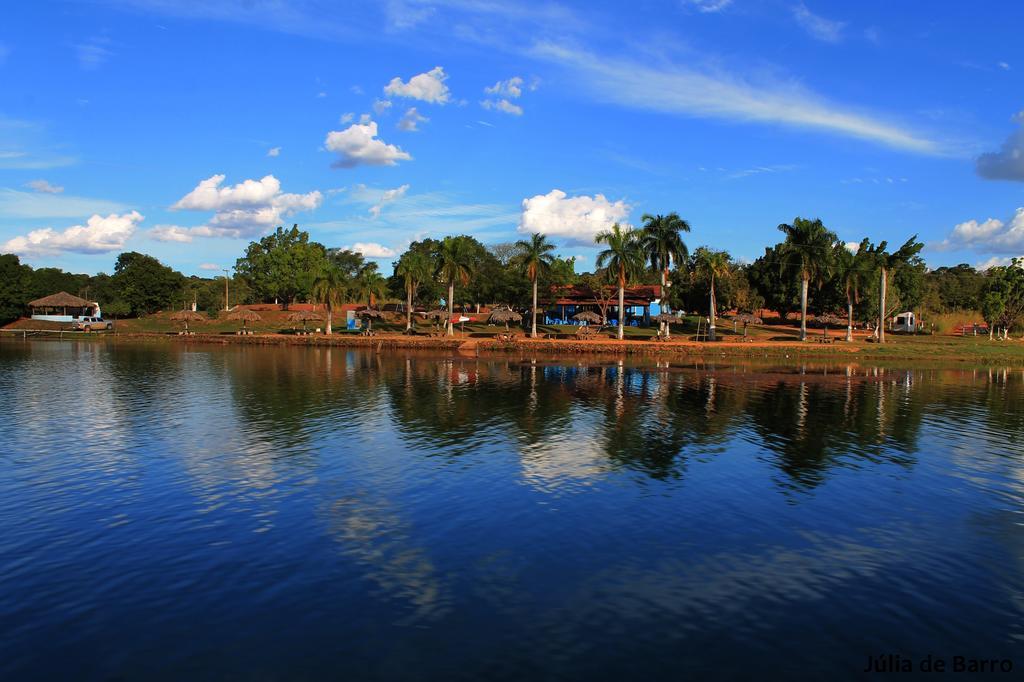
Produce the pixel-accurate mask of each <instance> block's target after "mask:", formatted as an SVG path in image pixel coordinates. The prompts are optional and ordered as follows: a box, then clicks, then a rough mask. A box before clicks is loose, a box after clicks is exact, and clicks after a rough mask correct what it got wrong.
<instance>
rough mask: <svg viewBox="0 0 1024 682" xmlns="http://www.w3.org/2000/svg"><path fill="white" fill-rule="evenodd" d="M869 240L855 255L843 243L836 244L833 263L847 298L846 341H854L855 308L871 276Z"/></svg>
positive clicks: (861, 244) (864, 242) (865, 241)
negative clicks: (866, 279) (865, 283)
mask: <svg viewBox="0 0 1024 682" xmlns="http://www.w3.org/2000/svg"><path fill="white" fill-rule="evenodd" d="M868 245H869V242H868V240H867V239H865V240H864V241H862V242H861V243H860V246H859V247H858V248H857V252H856V253H853V252H851V251H850V250H849V249H848V248H846V245H845V244H843V243H842V242H836V245H835V247H834V253H833V256H832V262H833V264H834V269H835V276H836V279H837V281H838V284H839V286H840V287H841V288H842V290H843V295H844V296H845V297H846V340H847V341H853V306H854V305H855V304H857V303H860V290H861V286H862V285H863V283H864V279H865V278H866V277H867V276H868V275H869V274H870V270H871V266H870V263H868V258H869V255H868V251H867V249H868Z"/></svg>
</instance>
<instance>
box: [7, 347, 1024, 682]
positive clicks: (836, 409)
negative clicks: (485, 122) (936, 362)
mask: <svg viewBox="0 0 1024 682" xmlns="http://www.w3.org/2000/svg"><path fill="white" fill-rule="evenodd" d="M0 408H2V411H0V414H2V415H3V418H2V419H0V443H2V451H0V633H2V636H0V678H3V679H12V680H13V679H17V680H21V679H68V680H70V679H75V680H86V679H104V680H107V679H110V680H136V679H138V680H142V679H145V680H150V679H175V680H184V679H188V680H203V679H232V680H235V679H237V680H297V679H308V680H318V679H347V680H378V679H380V680H428V679H431V680H432V679H438V680H463V679H464V680H506V679H509V680H511V679H530V680H563V679H564V680H594V679H620V680H621V679H645V680H658V679H672V680H682V679H686V678H693V677H699V678H711V679H718V678H745V679H755V678H763V677H768V676H770V675H771V676H777V675H783V676H785V677H788V678H789V679H825V678H831V679H845V678H855V677H860V676H861V675H860V673H861V671H862V670H863V669H864V667H865V665H866V661H867V658H868V657H869V656H878V655H882V654H890V653H891V654H897V655H900V656H901V657H903V658H904V659H913V660H914V661H919V660H920V659H922V658H924V657H925V656H928V655H929V654H931V655H933V656H937V657H946V658H948V659H950V661H952V657H953V656H956V655H961V656H965V657H976V658H986V659H991V658H998V659H1005V658H1009V659H1012V660H1013V663H1014V665H1015V668H1014V671H1013V674H1012V675H1010V676H1011V677H1012V676H1014V675H1018V674H1020V671H1021V669H1022V668H1024V655H1022V652H1024V438H1022V437H1024V373H1022V370H1021V369H1019V368H1018V369H1002V368H997V369H978V370H972V369H963V368H958V369H945V370H933V369H914V370H897V369H891V368H890V369H877V368H875V369H873V368H863V367H848V366H845V365H835V366H831V367H805V368H801V367H795V368H793V367H791V368H788V369H771V368H765V367H759V366H749V365H748V366H743V365H737V366H733V365H724V364H723V365H719V366H718V367H712V366H706V365H696V366H695V365H692V364H691V365H686V364H685V363H672V364H671V365H668V364H664V363H663V364H662V365H661V366H655V365H650V366H639V365H636V366H634V365H630V364H628V363H626V364H620V363H618V362H616V361H615V360H606V361H602V360H596V359H590V358H583V359H579V360H577V359H576V358H571V359H562V360H554V361H550V360H549V361H542V360H539V359H537V360H536V361H531V359H530V358H521V357H510V358H501V359H495V358H479V359H477V358H472V357H467V358H450V357H444V356H430V355H402V354H381V355H375V354H373V353H370V352H363V351H352V350H344V349H334V350H328V349H305V348H259V347H250V348H242V347H226V348H222V347H217V346H202V345H192V346H185V345H182V344H178V343H156V344H150V345H143V344H140V345H130V344H127V343H119V344H116V345H115V344H107V343H104V342H102V341H96V342H56V341H35V342H32V341H29V342H23V341H17V342H14V341H9V342H3V343H0ZM915 665H916V663H915ZM960 679H963V677H961V678H960Z"/></svg>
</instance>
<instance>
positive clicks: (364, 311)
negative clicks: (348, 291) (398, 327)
mask: <svg viewBox="0 0 1024 682" xmlns="http://www.w3.org/2000/svg"><path fill="white" fill-rule="evenodd" d="M355 314H356V317H361V318H362V319H364V320H366V325H367V326H366V331H371V330H372V329H373V321H374V320H379V319H380V318H382V317H384V314H383V313H381V311H379V310H377V309H376V308H360V309H359V310H357V311H356V313H355Z"/></svg>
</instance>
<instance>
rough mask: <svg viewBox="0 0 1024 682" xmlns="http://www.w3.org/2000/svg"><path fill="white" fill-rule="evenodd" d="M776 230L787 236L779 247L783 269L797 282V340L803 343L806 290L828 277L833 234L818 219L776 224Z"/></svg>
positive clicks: (804, 337) (805, 334) (805, 332)
mask: <svg viewBox="0 0 1024 682" xmlns="http://www.w3.org/2000/svg"><path fill="white" fill-rule="evenodd" d="M779 231H780V232H782V233H783V234H785V235H786V241H785V242H784V243H783V247H782V255H783V261H782V266H783V269H784V270H785V271H787V272H789V273H790V274H791V275H792V274H795V275H796V276H797V277H798V278H799V281H800V340H801V341H803V340H805V339H806V338H807V289H808V286H809V284H810V282H811V280H814V281H815V282H816V283H817V284H819V285H820V284H821V281H822V280H823V279H824V278H825V277H826V276H827V275H828V272H829V268H830V263H829V259H830V257H831V256H832V245H833V244H834V243H835V241H836V235H835V234H834V233H832V232H831V231H829V230H828V229H826V228H825V225H823V224H822V222H821V220H819V219H815V220H807V219H805V218H799V217H798V218H796V219H795V220H794V221H793V224H792V225H788V224H785V223H783V224H782V225H779Z"/></svg>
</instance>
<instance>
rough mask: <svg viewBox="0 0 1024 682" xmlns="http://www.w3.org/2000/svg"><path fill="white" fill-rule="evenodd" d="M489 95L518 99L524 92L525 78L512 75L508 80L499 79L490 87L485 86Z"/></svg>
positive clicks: (485, 90)
mask: <svg viewBox="0 0 1024 682" xmlns="http://www.w3.org/2000/svg"><path fill="white" fill-rule="evenodd" d="M484 92H486V93H487V94H488V95H497V96H498V97H508V98H510V99H518V98H519V97H520V96H522V94H523V79H522V77H520V76H512V77H511V78H509V79H508V80H507V81H498V82H497V83H495V84H494V85H492V86H491V87H489V88H484Z"/></svg>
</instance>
